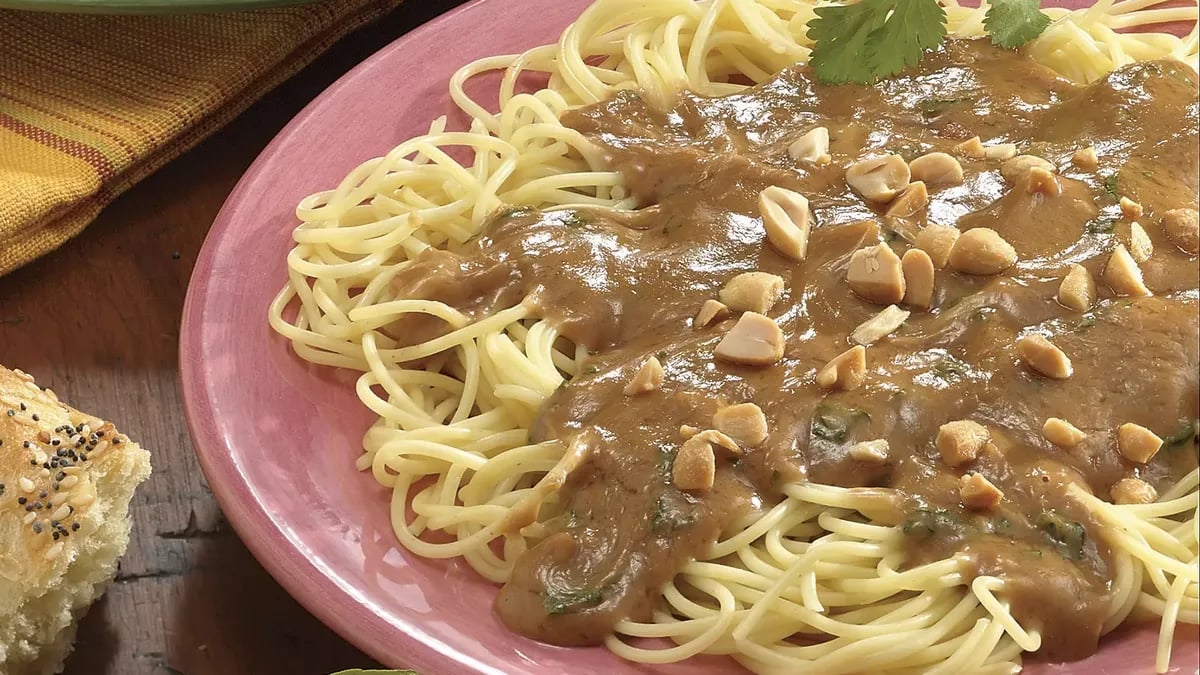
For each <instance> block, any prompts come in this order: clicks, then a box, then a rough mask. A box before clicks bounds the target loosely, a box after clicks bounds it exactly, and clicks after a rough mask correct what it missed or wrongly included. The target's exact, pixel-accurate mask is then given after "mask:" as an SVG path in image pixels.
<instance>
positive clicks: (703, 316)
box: [692, 299, 729, 328]
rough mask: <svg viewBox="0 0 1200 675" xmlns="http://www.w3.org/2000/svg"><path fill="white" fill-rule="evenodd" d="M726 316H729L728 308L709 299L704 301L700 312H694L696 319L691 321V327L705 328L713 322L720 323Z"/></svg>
mask: <svg viewBox="0 0 1200 675" xmlns="http://www.w3.org/2000/svg"><path fill="white" fill-rule="evenodd" d="M727 316H729V308H728V307H726V306H725V303H723V302H718V301H717V300H711V299H709V300H705V301H704V304H703V305H701V306H700V311H699V312H696V318H695V319H693V320H692V327H694V328H707V327H708V326H711V325H712V324H713V322H715V321H721V320H722V319H724V318H725V317H727Z"/></svg>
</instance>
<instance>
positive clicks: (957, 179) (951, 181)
mask: <svg viewBox="0 0 1200 675" xmlns="http://www.w3.org/2000/svg"><path fill="white" fill-rule="evenodd" d="M908 171H909V173H910V174H911V175H912V179H913V180H914V181H921V182H923V183H927V184H929V185H958V184H960V183H962V182H963V168H962V164H959V163H958V160H957V159H954V157H952V156H951V155H948V154H946V153H944V152H931V153H929V154H927V155H921V156H920V157H918V158H916V159H914V160H913V161H911V162H909V163H908Z"/></svg>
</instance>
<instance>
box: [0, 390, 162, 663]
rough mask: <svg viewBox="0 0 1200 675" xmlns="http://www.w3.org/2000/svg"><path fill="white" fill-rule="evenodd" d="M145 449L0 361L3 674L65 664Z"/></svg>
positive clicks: (125, 515) (117, 550)
mask: <svg viewBox="0 0 1200 675" xmlns="http://www.w3.org/2000/svg"><path fill="white" fill-rule="evenodd" d="M149 475H150V455H149V453H147V452H146V451H145V450H143V449H141V448H140V447H138V445H137V444H136V443H134V442H132V441H130V440H129V438H128V437H126V436H124V435H122V434H121V433H119V432H118V431H117V430H116V429H115V428H113V425H112V424H109V423H107V422H103V421H101V420H99V419H97V418H95V417H92V416H91V415H85V414H83V413H81V412H79V411H78V410H75V409H73V408H70V407H68V406H66V405H64V404H63V403H60V402H59V401H58V398H57V397H56V396H55V395H54V393H53V392H51V391H49V390H43V389H40V388H38V386H37V385H36V384H34V381H33V378H32V377H30V376H28V375H26V374H25V373H22V372H20V371H12V370H8V369H7V368H4V367H3V366H0V675H43V674H44V673H55V672H58V671H60V670H61V669H62V662H63V659H64V658H65V657H66V655H67V652H68V651H70V648H71V643H72V641H73V639H74V636H75V623H76V621H77V620H78V619H79V617H80V616H82V615H83V613H84V612H86V611H87V608H88V606H90V605H91V604H92V602H93V601H95V600H96V598H98V597H99V596H100V595H101V594H102V593H103V592H104V587H105V586H106V585H107V584H108V582H109V581H111V580H112V578H113V576H114V575H115V574H116V571H117V559H118V558H120V556H121V555H122V554H123V553H124V552H125V547H126V545H128V543H129V500H130V498H131V497H132V496H133V491H134V489H135V488H136V487H137V485H138V484H139V483H141V482H142V481H143V480H145V479H146V477H147V476H149Z"/></svg>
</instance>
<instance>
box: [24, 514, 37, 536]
mask: <svg viewBox="0 0 1200 675" xmlns="http://www.w3.org/2000/svg"><path fill="white" fill-rule="evenodd" d="M35 520H37V514H36V513H33V512H32V511H31V512H29V513H26V514H25V518H24V519H23V520H22V522H24V523H25V524H26V525H28V524H30V523H33V532H34V534H41V533H42V526H41V525H40V524H39V523H34V522H33V521H35Z"/></svg>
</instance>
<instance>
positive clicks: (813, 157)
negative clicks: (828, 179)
mask: <svg viewBox="0 0 1200 675" xmlns="http://www.w3.org/2000/svg"><path fill="white" fill-rule="evenodd" d="M788 154H789V155H791V156H792V159H794V160H796V161H797V162H811V163H813V164H828V163H829V161H830V157H829V129H826V128H825V127H817V128H815V129H812V130H810V131H809V132H807V133H806V134H804V135H803V136H801V137H800V138H799V139H797V140H796V141H795V142H793V143H792V144H791V145H789V146H788Z"/></svg>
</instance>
